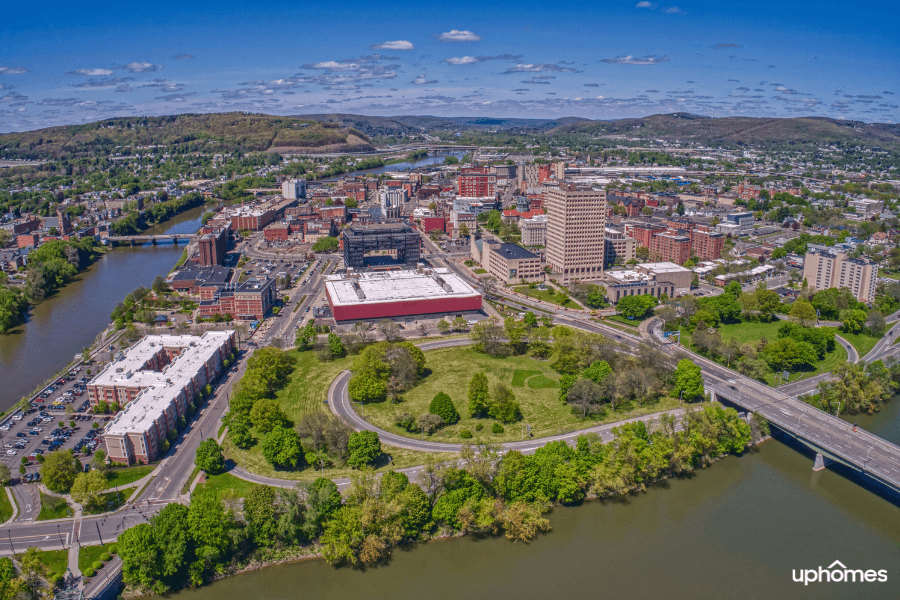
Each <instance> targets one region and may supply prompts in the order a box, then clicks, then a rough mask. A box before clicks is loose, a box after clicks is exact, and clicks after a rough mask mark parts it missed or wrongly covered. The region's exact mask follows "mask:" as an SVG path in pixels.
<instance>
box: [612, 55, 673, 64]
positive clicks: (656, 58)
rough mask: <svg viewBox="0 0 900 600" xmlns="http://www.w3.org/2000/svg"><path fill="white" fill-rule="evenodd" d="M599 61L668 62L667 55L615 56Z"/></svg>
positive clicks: (616, 62)
mask: <svg viewBox="0 0 900 600" xmlns="http://www.w3.org/2000/svg"><path fill="white" fill-rule="evenodd" d="M600 62H605V63H611V64H616V65H658V64H659V63H662V62H669V57H668V56H654V55H653V54H649V55H647V56H631V55H630V54H629V55H628V56H616V57H615V58H604V59H602V60H601V61H600Z"/></svg>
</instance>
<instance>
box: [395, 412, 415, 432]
mask: <svg viewBox="0 0 900 600" xmlns="http://www.w3.org/2000/svg"><path fill="white" fill-rule="evenodd" d="M395 423H396V424H397V426H398V427H402V428H403V429H405V430H407V431H416V430H417V429H418V427H417V426H416V418H415V417H414V416H412V415H411V414H409V413H400V414H399V415H397V420H396V421H395Z"/></svg>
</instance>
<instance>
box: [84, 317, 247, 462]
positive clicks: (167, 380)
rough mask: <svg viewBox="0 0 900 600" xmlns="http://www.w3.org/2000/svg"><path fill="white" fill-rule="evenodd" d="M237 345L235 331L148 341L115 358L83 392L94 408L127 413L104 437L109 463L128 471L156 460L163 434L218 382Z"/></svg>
mask: <svg viewBox="0 0 900 600" xmlns="http://www.w3.org/2000/svg"><path fill="white" fill-rule="evenodd" d="M235 344H236V337H235V332H234V331H207V332H206V333H204V334H203V335H202V336H195V335H148V336H146V337H144V338H143V339H141V340H140V341H139V342H137V343H136V344H134V345H133V346H131V347H130V348H128V349H127V350H125V351H124V352H122V353H119V354H118V355H117V356H116V358H115V359H114V360H113V361H112V362H111V363H110V364H109V365H107V366H106V368H104V369H103V370H102V371H100V373H98V374H97V376H96V377H94V379H92V380H91V382H90V383H89V384H88V386H87V389H88V399H89V401H90V403H91V405H92V406H95V405H97V404H98V403H100V402H107V403H109V404H112V403H118V404H119V405H122V406H124V407H125V408H124V409H123V410H122V411H120V412H119V413H118V414H117V415H116V416H115V418H114V419H113V420H112V421H110V422H109V423H107V425H106V427H105V429H104V431H103V438H104V440H105V442H106V453H107V456H108V457H109V459H110V460H112V461H114V462H118V463H124V464H129V465H130V464H135V463H150V462H153V461H155V460H158V459H159V458H160V455H161V454H162V453H163V452H161V451H160V445H161V444H162V441H163V440H165V439H166V434H167V433H168V432H169V431H171V430H173V429H175V428H176V424H177V423H178V419H179V417H186V418H187V416H188V412H189V410H188V406H189V405H190V404H194V405H195V406H196V404H197V396H198V395H199V394H200V393H201V390H202V389H203V388H204V387H205V386H206V385H207V384H211V383H213V382H215V381H216V380H217V379H218V378H219V376H220V375H221V374H222V372H223V371H224V370H225V365H224V361H225V359H226V358H227V357H228V356H229V355H230V354H231V353H232V352H233V351H234V349H235Z"/></svg>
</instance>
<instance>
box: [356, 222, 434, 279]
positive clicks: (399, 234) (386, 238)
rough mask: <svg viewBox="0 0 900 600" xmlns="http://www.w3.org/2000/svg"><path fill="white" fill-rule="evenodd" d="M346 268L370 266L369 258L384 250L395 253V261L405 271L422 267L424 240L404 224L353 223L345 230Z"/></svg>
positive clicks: (407, 224) (409, 226)
mask: <svg viewBox="0 0 900 600" xmlns="http://www.w3.org/2000/svg"><path fill="white" fill-rule="evenodd" d="M342 244H343V248H344V265H345V266H346V267H347V268H353V269H362V268H365V267H367V266H371V265H370V264H369V262H368V261H367V255H370V254H371V253H375V252H380V251H383V250H388V251H391V252H392V253H396V257H397V259H396V262H397V263H399V264H401V265H403V266H404V267H406V268H415V267H416V265H418V264H419V256H420V255H421V245H422V238H420V237H419V233H418V232H417V231H416V230H415V229H413V228H412V226H411V225H410V224H409V223H406V222H404V221H397V222H388V223H366V224H362V223H354V224H353V225H351V226H350V227H348V228H347V229H345V230H344V231H343V237H342Z"/></svg>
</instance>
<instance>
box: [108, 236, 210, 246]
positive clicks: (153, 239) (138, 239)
mask: <svg viewBox="0 0 900 600" xmlns="http://www.w3.org/2000/svg"><path fill="white" fill-rule="evenodd" d="M193 238H194V234H191V233H173V234H157V235H111V236H109V237H107V238H104V239H105V240H106V241H108V242H118V243H131V245H132V246H133V245H134V244H146V243H147V242H150V243H152V244H154V245H155V244H157V243H159V242H172V243H173V244H176V245H177V244H178V242H179V241H181V242H190V241H191V240H192V239H193Z"/></svg>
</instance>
